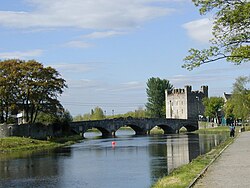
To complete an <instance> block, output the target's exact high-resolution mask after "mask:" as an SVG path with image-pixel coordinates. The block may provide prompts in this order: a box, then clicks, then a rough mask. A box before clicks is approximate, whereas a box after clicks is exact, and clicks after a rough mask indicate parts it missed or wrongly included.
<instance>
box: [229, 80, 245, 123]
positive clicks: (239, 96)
mask: <svg viewBox="0 0 250 188" xmlns="http://www.w3.org/2000/svg"><path fill="white" fill-rule="evenodd" d="M249 83H250V77H245V76H241V77H238V78H237V79H236V81H235V83H234V84H233V92H232V96H231V98H230V99H229V100H228V101H227V104H226V106H225V112H226V116H227V117H233V118H235V119H242V120H247V119H249V118H250V89H249V88H247V84H249Z"/></svg>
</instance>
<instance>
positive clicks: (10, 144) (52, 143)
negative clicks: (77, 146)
mask: <svg viewBox="0 0 250 188" xmlns="http://www.w3.org/2000/svg"><path fill="white" fill-rule="evenodd" d="M81 139H82V137H80V136H78V135H76V136H69V137H61V138H53V139H50V140H48V141H43V140H36V139H31V138H24V137H6V138H1V139H0V153H9V152H13V151H24V150H45V149H53V148H57V147H63V146H66V145H70V144H73V143H76V142H77V141H79V140H81Z"/></svg>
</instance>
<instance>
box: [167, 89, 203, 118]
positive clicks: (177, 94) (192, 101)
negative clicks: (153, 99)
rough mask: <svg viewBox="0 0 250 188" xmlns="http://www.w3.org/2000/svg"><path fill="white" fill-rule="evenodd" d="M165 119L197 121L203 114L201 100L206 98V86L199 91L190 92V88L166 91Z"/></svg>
mask: <svg viewBox="0 0 250 188" xmlns="http://www.w3.org/2000/svg"><path fill="white" fill-rule="evenodd" d="M165 95H166V118H173V119H190V118H191V119H194V118H195V119H198V117H199V116H202V115H203V114H204V106H203V104H202V99H203V98H205V97H208V86H201V89H200V90H199V91H192V86H185V88H184V89H173V91H172V92H168V91H167V90H166V92H165Z"/></svg>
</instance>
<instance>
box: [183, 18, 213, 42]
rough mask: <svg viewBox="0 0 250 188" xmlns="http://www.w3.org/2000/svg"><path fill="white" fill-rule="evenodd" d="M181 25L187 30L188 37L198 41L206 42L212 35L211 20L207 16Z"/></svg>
mask: <svg viewBox="0 0 250 188" xmlns="http://www.w3.org/2000/svg"><path fill="white" fill-rule="evenodd" d="M183 27H184V28H185V29H186V30H187V33H188V35H189V37H191V38H192V39H193V40H196V41H198V42H201V43H208V42H209V40H210V39H212V37H213V35H212V27H213V21H212V20H210V19H208V18H204V19H200V20H194V21H191V22H188V23H185V24H184V25H183Z"/></svg>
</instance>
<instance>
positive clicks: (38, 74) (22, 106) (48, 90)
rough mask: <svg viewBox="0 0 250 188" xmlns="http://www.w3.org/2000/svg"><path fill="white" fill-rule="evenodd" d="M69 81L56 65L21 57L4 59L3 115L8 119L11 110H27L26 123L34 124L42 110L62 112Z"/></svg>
mask: <svg viewBox="0 0 250 188" xmlns="http://www.w3.org/2000/svg"><path fill="white" fill-rule="evenodd" d="M65 82H66V81H65V80H64V79H62V78H61V77H60V74H59V73H58V72H57V71H56V70H55V69H53V68H52V67H44V66H43V65H42V64H41V63H39V62H37V61H34V60H30V61H23V60H18V59H11V60H4V61H0V99H1V100H0V105H1V107H0V110H1V112H0V115H1V120H2V121H4V122H7V120H8V118H9V116H10V114H11V113H14V114H17V112H20V111H23V112H24V114H25V118H26V122H31V123H34V122H35V120H36V118H37V115H38V113H40V112H44V113H50V114H58V113H60V112H62V111H63V107H62V105H61V104H60V102H59V100H58V96H59V95H60V94H62V92H63V89H64V88H66V87H67V85H66V84H65Z"/></svg>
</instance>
